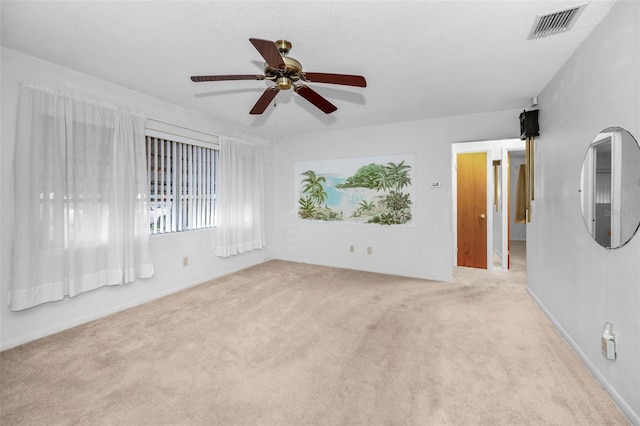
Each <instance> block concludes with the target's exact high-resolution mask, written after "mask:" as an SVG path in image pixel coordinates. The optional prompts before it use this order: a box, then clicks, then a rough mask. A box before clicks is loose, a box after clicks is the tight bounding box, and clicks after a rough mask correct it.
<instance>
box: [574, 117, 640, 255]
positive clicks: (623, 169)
mask: <svg viewBox="0 0 640 426" xmlns="http://www.w3.org/2000/svg"><path fill="white" fill-rule="evenodd" d="M580 202H581V205H582V216H583V217H584V223H585V224H586V225H587V229H588V230H589V233H590V234H591V236H592V237H593V239H594V240H595V241H596V242H597V243H598V244H600V245H601V246H603V247H606V248H619V247H622V246H623V245H625V244H626V243H628V242H629V241H630V240H631V238H633V236H634V235H635V233H636V232H637V231H638V226H639V225H640V146H638V142H637V141H636V139H635V138H634V137H633V136H632V135H631V133H629V132H628V131H627V130H625V129H623V128H621V127H609V128H607V129H604V130H603V131H602V132H600V133H599V134H598V135H597V136H596V137H595V139H594V140H593V142H592V143H591V145H589V149H587V153H586V155H585V158H584V162H583V163H582V175H581V179H580Z"/></svg>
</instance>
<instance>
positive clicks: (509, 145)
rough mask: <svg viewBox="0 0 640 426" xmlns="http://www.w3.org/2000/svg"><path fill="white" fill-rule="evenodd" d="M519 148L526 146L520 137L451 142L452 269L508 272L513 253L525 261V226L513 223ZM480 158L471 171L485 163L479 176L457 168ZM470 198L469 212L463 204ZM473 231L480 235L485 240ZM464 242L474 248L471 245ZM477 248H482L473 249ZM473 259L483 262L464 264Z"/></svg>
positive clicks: (521, 152) (521, 157)
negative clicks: (470, 268) (481, 258)
mask: <svg viewBox="0 0 640 426" xmlns="http://www.w3.org/2000/svg"><path fill="white" fill-rule="evenodd" d="M524 149H525V143H524V141H522V140H520V139H506V140H495V141H478V142H463V143H454V144H452V184H453V185H452V192H453V197H452V199H453V223H454V224H455V226H454V230H453V247H454V253H453V259H454V266H468V267H474V268H481V269H489V270H504V271H507V270H509V269H510V267H511V260H512V259H511V258H510V257H511V256H510V254H511V253H512V252H513V253H514V254H517V255H518V260H517V262H519V264H520V265H521V264H522V263H524V262H525V261H526V257H525V258H522V256H523V255H524V256H526V252H525V250H524V249H525V241H526V223H520V222H519V221H518V220H517V217H516V209H515V201H516V193H517V188H518V184H517V182H518V176H519V175H520V172H519V170H520V168H521V167H522V164H523V163H524ZM470 154H472V155H470ZM482 155H485V157H484V160H482V159H478V161H476V166H475V167H476V168H477V167H479V166H478V164H480V163H484V164H485V168H484V170H483V173H478V172H473V173H469V172H468V170H466V171H465V170H460V166H461V165H462V168H463V169H465V168H466V169H468V168H469V166H467V165H464V164H463V163H461V161H464V162H467V159H468V158H472V157H476V158H482ZM480 167H481V166H480ZM469 180H475V182H469ZM470 192H473V193H474V194H473V196H471V194H470ZM469 199H473V200H474V201H473V206H472V207H471V208H470V207H469V206H468V205H467V204H468V203H469V201H468V200H469ZM478 233H483V234H484V235H483V237H484V239H481V238H479V237H478V236H477V234H478ZM469 239H472V240H473V241H475V242H474V244H476V245H475V246H473V245H471V244H470V243H469V242H468V241H467V240H469ZM478 241H481V242H480V243H478ZM477 244H483V245H484V247H483V248H476V247H478V245H477ZM512 245H513V247H512ZM461 251H462V252H461ZM478 257H484V258H485V259H486V260H483V261H482V262H478V261H477V260H475V261H474V262H471V263H469V262H467V259H477V258H478Z"/></svg>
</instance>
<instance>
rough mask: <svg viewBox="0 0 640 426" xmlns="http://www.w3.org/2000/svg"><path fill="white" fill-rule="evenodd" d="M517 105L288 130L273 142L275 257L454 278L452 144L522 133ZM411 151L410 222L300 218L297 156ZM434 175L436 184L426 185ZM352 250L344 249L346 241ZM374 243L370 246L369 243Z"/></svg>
mask: <svg viewBox="0 0 640 426" xmlns="http://www.w3.org/2000/svg"><path fill="white" fill-rule="evenodd" d="M519 114H520V111H519V110H510V111H500V112H494V113H488V114H474V115H467V116H460V117H449V118H441V119H432V120H424V121H414V122H407V123H397V124H392V125H381V126H375V127H367V128H360V129H350V130H340V131H328V132H325V133H319V134H313V135H302V136H296V137H288V138H285V139H282V140H280V141H277V142H275V143H274V146H273V168H274V185H275V186H276V187H277V188H278V190H277V192H276V193H275V199H274V203H273V209H274V211H273V218H274V235H275V236H276V241H275V242H274V243H275V244H274V257H277V258H280V259H285V260H292V261H298V262H306V263H313V264H321V265H330V266H336V267H344V268H351V269H358V270H366V271H372V272H381V273H389V274H397V275H405V276H414V277H420V278H429V279H435V280H442V281H451V278H452V269H453V261H452V250H453V248H452V247H453V246H452V243H453V241H452V198H451V197H452V192H451V144H452V143H453V142H463V141H478V140H489V139H508V138H514V137H517V136H518V135H519V129H520V128H519V121H518V115H519ZM409 153H411V154H415V160H416V164H415V175H414V178H415V180H414V188H415V200H414V204H415V218H414V222H415V227H393V226H383V225H355V224H344V223H323V222H309V221H305V220H299V219H297V216H296V214H297V203H296V193H295V191H296V182H295V173H294V164H295V162H296V161H307V160H324V159H334V158H354V157H368V156H378V155H392V154H409ZM433 181H439V182H440V188H431V187H430V184H431V182H433ZM350 245H354V246H355V252H354V253H350V252H349V246H350ZM368 246H371V247H372V248H373V253H372V254H370V255H369V254H367V253H366V247H368Z"/></svg>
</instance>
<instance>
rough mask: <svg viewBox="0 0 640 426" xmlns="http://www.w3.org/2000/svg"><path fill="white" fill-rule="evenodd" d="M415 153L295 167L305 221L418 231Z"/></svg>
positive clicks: (298, 203)
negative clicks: (393, 226)
mask: <svg viewBox="0 0 640 426" xmlns="http://www.w3.org/2000/svg"><path fill="white" fill-rule="evenodd" d="M414 157H415V156H414V155H413V154H404V155H386V156H379V157H359V158H341V159H333V160H316V161H300V162H296V163H295V180H296V207H297V217H298V218H299V219H300V220H310V221H327V222H343V223H362V224H377V225H396V226H397V225H404V226H413V216H414V208H413V204H414V191H413V182H414V177H413V173H414V168H415V164H414V163H415V158H414Z"/></svg>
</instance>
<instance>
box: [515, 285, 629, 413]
mask: <svg viewBox="0 0 640 426" xmlns="http://www.w3.org/2000/svg"><path fill="white" fill-rule="evenodd" d="M527 293H529V295H530V296H531V297H532V298H533V300H534V301H535V302H536V304H537V305H538V307H539V308H540V309H541V310H542V312H544V314H545V315H546V316H547V318H549V321H551V323H552V324H553V326H554V327H555V328H556V330H557V331H558V333H560V336H562V338H563V339H564V340H565V341H566V342H567V343H568V344H569V346H571V349H573V352H574V353H575V354H576V355H577V356H578V358H580V360H581V361H582V362H583V363H584V365H585V366H586V367H587V368H588V369H589V371H590V372H591V374H592V375H593V376H594V377H595V379H596V380H597V381H598V382H599V383H600V385H601V386H602V387H603V388H604V390H605V391H606V392H607V393H608V394H609V396H610V397H611V399H612V400H613V402H614V403H615V404H616V405H617V406H618V408H620V411H622V413H623V414H624V415H625V416H626V417H627V419H628V420H629V421H630V422H631V424H633V425H640V415H639V414H638V413H636V412H635V411H634V410H633V409H632V408H631V406H630V405H629V404H628V403H627V401H625V400H624V398H622V396H620V394H619V393H618V391H617V390H616V389H615V388H614V387H613V386H612V385H611V383H610V382H609V381H608V380H607V378H606V377H605V376H604V375H603V374H602V373H601V372H600V370H598V369H597V368H596V366H595V365H594V364H593V363H592V362H591V360H590V359H589V358H588V357H587V356H586V354H585V353H584V352H583V351H582V349H581V348H580V346H578V344H577V343H576V342H575V340H573V339H572V338H571V336H570V335H569V333H567V331H566V330H565V329H564V328H563V327H562V326H561V325H560V323H559V322H558V321H557V320H556V319H555V317H554V316H553V315H552V314H551V312H549V311H548V310H547V308H546V307H545V306H544V305H543V304H542V302H541V301H540V299H538V297H537V296H536V295H535V293H533V291H531V288H529V286H527Z"/></svg>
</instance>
